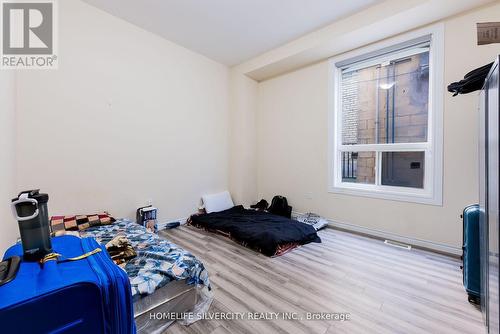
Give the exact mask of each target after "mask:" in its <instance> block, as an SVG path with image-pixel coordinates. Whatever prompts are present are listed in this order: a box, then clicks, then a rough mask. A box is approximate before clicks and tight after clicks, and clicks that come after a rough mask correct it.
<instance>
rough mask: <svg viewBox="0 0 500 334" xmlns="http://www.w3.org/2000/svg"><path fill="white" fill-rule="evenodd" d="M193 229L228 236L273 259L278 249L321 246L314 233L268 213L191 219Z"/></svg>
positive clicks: (236, 210) (241, 211)
mask: <svg viewBox="0 0 500 334" xmlns="http://www.w3.org/2000/svg"><path fill="white" fill-rule="evenodd" d="M191 223H192V224H193V225H195V226H198V227H202V228H205V229H207V230H211V231H221V232H224V233H228V234H229V235H230V237H231V238H232V239H234V240H235V241H237V242H240V243H242V244H244V245H247V246H248V247H250V248H253V249H256V250H259V251H260V252H261V253H262V254H264V255H267V256H273V255H275V254H276V251H277V249H278V247H279V246H280V245H284V244H291V243H297V244H300V245H304V244H307V243H309V242H321V239H320V238H319V237H318V235H317V234H316V230H315V229H314V227H312V226H311V225H307V224H304V223H301V222H298V221H296V220H292V219H288V218H285V217H281V216H276V215H273V214H270V213H267V212H262V211H255V210H246V209H244V208H243V206H241V205H239V206H235V207H233V208H231V209H228V210H225V211H221V212H212V213H209V214H202V215H195V216H192V217H191Z"/></svg>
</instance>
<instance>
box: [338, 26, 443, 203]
mask: <svg viewBox="0 0 500 334" xmlns="http://www.w3.org/2000/svg"><path fill="white" fill-rule="evenodd" d="M421 33H422V32H421ZM415 34H416V33H414V34H413V36H406V39H405V37H400V38H398V41H397V42H395V41H392V44H391V41H389V42H385V43H383V44H379V45H378V46H377V45H376V46H372V47H370V49H365V50H361V51H360V52H356V54H350V55H347V56H345V57H342V59H332V60H331V71H330V75H331V76H332V78H331V79H332V80H331V83H332V84H331V85H330V94H331V96H332V103H331V108H330V109H331V110H330V115H331V117H330V119H331V124H330V137H329V138H330V146H329V147H330V153H331V154H330V164H331V165H330V167H331V168H330V191H332V192H339V193H346V194H351V195H361V196H370V197H379V198H385V199H393V200H402V201H411V202H418V203H426V204H435V205H441V203H442V200H441V197H442V194H441V193H442V180H441V178H442V153H441V151H442V147H441V146H442V96H443V94H444V92H443V89H442V87H443V83H442V80H443V78H442V72H443V62H442V57H443V47H442V38H441V36H442V28H441V29H438V28H437V27H434V28H431V29H430V30H428V31H426V32H425V33H422V35H420V36H414V35H415Z"/></svg>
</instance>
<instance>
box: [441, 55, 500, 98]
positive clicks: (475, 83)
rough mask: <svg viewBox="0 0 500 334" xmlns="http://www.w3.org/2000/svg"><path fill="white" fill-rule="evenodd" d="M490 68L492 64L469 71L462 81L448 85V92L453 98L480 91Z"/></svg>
mask: <svg viewBox="0 0 500 334" xmlns="http://www.w3.org/2000/svg"><path fill="white" fill-rule="evenodd" d="M491 66H493V63H490V64H488V65H484V66H482V67H480V68H476V69H475V70H473V71H470V72H469V73H467V74H466V75H465V76H464V79H463V80H460V81H459V82H453V83H451V84H449V85H448V92H450V93H453V96H457V95H458V94H467V93H471V92H474V91H476V90H480V89H481V88H483V85H484V80H486V77H487V76H488V73H489V72H490V69H491Z"/></svg>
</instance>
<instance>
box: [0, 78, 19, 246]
mask: <svg viewBox="0 0 500 334" xmlns="http://www.w3.org/2000/svg"><path fill="white" fill-rule="evenodd" d="M15 121H16V113H15V73H14V72H12V71H1V72H0V256H1V255H2V254H3V252H4V250H5V249H6V248H7V247H9V246H10V245H12V244H13V243H14V241H15V240H16V238H17V237H18V235H19V232H18V228H17V223H16V220H15V219H14V217H13V216H12V213H11V211H10V206H9V204H10V200H11V198H13V197H15V195H16V193H15V180H16V168H15V128H16V123H15Z"/></svg>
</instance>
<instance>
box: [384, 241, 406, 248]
mask: <svg viewBox="0 0 500 334" xmlns="http://www.w3.org/2000/svg"><path fill="white" fill-rule="evenodd" d="M384 244H386V245H389V246H392V247H398V248H403V249H407V250H411V245H407V244H404V243H402V242H397V241H394V240H385V241H384Z"/></svg>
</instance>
